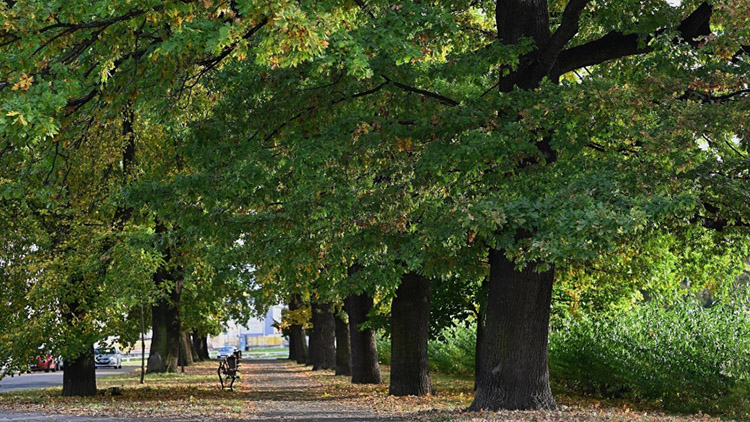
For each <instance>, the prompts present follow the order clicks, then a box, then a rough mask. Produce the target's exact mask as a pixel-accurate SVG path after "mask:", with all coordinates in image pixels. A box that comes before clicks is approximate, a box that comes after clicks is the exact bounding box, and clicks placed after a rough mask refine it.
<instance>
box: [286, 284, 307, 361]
mask: <svg viewBox="0 0 750 422" xmlns="http://www.w3.org/2000/svg"><path fill="white" fill-rule="evenodd" d="M302 306H304V303H303V301H302V296H300V295H299V294H296V293H295V294H293V295H292V297H291V299H290V300H289V310H290V311H296V310H298V309H300V308H302ZM289 359H290V360H293V361H296V362H297V363H305V361H306V360H307V341H306V340H305V328H304V327H303V326H302V325H301V324H294V325H291V326H290V327H289Z"/></svg>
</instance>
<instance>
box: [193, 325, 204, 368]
mask: <svg viewBox="0 0 750 422" xmlns="http://www.w3.org/2000/svg"><path fill="white" fill-rule="evenodd" d="M191 336H192V340H193V350H195V358H196V359H195V360H197V361H198V362H203V361H204V360H206V358H205V356H206V352H207V351H206V350H204V349H203V347H204V344H203V337H201V336H199V335H198V333H197V332H195V331H193V333H192V335H191Z"/></svg>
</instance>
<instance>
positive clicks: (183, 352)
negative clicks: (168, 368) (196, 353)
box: [179, 333, 195, 366]
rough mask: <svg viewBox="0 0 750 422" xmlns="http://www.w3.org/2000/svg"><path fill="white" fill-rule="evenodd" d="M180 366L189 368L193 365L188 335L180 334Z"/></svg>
mask: <svg viewBox="0 0 750 422" xmlns="http://www.w3.org/2000/svg"><path fill="white" fill-rule="evenodd" d="M179 358H180V361H179V365H180V366H190V365H192V364H193V363H195V360H194V359H193V347H192V342H191V341H190V335H189V334H188V333H182V334H180V355H179Z"/></svg>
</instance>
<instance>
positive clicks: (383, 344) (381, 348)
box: [375, 334, 391, 365]
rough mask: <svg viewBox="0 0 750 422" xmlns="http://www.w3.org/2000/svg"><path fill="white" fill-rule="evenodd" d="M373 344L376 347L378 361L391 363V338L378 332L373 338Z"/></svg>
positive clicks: (386, 363) (383, 363)
mask: <svg viewBox="0 0 750 422" xmlns="http://www.w3.org/2000/svg"><path fill="white" fill-rule="evenodd" d="M375 344H376V345H377V347H378V362H380V363H381V364H382V365H390V364H391V338H390V337H386V336H384V335H382V334H378V337H377V338H376V339H375Z"/></svg>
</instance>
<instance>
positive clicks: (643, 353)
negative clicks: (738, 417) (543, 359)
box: [550, 300, 750, 413]
mask: <svg viewBox="0 0 750 422" xmlns="http://www.w3.org/2000/svg"><path fill="white" fill-rule="evenodd" d="M550 371H551V373H552V374H553V376H555V377H556V378H557V379H560V380H562V381H563V382H565V383H566V384H567V385H568V386H569V387H572V388H574V389H577V390H580V391H583V392H587V393H596V394H602V395H605V396H628V397H631V398H636V399H639V398H642V399H648V400H660V401H662V403H663V404H664V406H665V408H667V409H669V410H675V411H686V412H696V411H698V410H702V411H704V412H714V413H715V412H717V411H721V412H727V411H729V410H731V409H730V408H726V407H725V408H723V409H722V407H724V406H727V405H729V404H730V402H732V403H733V404H732V406H742V405H743V403H744V405H745V406H747V404H748V403H747V398H746V396H743V395H742V394H743V393H742V392H743V391H746V390H747V389H748V383H750V312H749V311H748V308H747V307H746V306H739V305H716V306H713V307H711V308H704V307H702V306H701V305H700V304H699V303H696V302H695V301H692V300H683V301H680V302H678V303H676V304H674V305H671V306H664V305H660V304H658V303H649V304H645V305H642V306H640V307H637V308H634V309H633V310H631V311H628V312H627V313H625V314H623V315H618V316H617V317H616V318H615V317H610V318H603V319H594V318H582V319H580V320H575V319H572V318H571V319H568V320H567V321H566V322H565V323H564V324H563V327H561V328H560V329H557V330H555V331H553V332H552V333H550ZM748 409H750V408H748V407H746V408H745V410H744V411H745V412H746V411H747V410H748ZM736 410H737V411H739V412H742V411H743V410H742V409H741V408H737V409H736Z"/></svg>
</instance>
